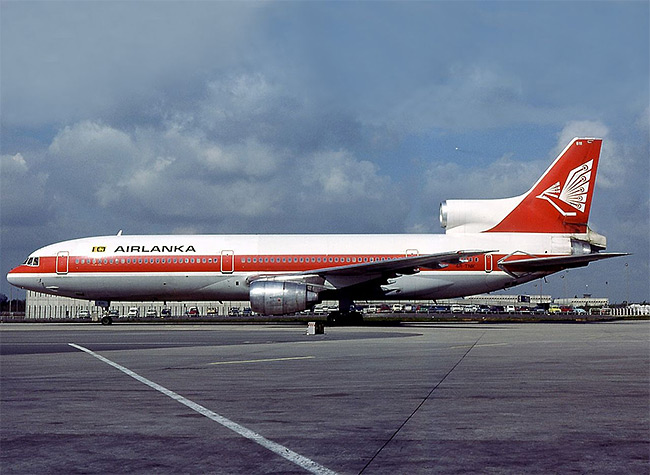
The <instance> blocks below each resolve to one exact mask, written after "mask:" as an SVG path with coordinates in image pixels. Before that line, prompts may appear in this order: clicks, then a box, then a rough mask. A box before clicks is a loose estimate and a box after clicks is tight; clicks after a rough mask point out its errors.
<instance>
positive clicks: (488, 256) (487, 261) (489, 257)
mask: <svg viewBox="0 0 650 475" xmlns="http://www.w3.org/2000/svg"><path fill="white" fill-rule="evenodd" d="M492 265H493V264H492V254H486V255H485V272H487V273H488V274H489V273H490V272H492Z"/></svg>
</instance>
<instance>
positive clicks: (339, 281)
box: [248, 250, 494, 289]
mask: <svg viewBox="0 0 650 475" xmlns="http://www.w3.org/2000/svg"><path fill="white" fill-rule="evenodd" d="M489 252H494V251H484V250H469V251H450V252H442V253H439V254H425V255H420V256H407V257H399V258H396V259H387V260H378V261H374V262H364V263H360V264H350V265H345V266H337V267H323V268H320V269H314V270H309V271H305V272H296V273H287V274H273V275H257V276H254V277H251V278H249V279H248V280H249V282H252V281H255V280H259V279H267V280H282V281H294V282H304V283H311V284H319V283H322V285H324V286H325V287H327V288H330V289H342V288H345V287H350V286H353V285H359V284H365V283H368V282H371V281H377V280H381V281H385V280H387V279H391V278H395V277H399V276H400V275H409V274H416V273H418V272H419V271H420V268H422V267H424V268H427V269H442V268H444V267H446V266H447V265H449V264H456V263H458V262H460V261H461V259H465V258H468V257H471V256H475V255H478V254H486V253H489Z"/></svg>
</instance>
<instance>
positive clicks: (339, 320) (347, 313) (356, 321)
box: [327, 299, 363, 326]
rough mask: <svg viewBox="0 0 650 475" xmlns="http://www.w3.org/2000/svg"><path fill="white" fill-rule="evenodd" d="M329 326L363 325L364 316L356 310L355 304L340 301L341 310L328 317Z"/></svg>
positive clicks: (350, 301) (347, 300)
mask: <svg viewBox="0 0 650 475" xmlns="http://www.w3.org/2000/svg"><path fill="white" fill-rule="evenodd" d="M327 324H328V325H329V326H335V325H362V324H363V315H362V314H361V312H357V311H356V310H355V309H354V302H353V301H352V300H350V299H340V300H339V310H338V311H335V312H330V313H329V314H328V315H327Z"/></svg>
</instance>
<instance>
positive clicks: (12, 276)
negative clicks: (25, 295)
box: [7, 267, 29, 289]
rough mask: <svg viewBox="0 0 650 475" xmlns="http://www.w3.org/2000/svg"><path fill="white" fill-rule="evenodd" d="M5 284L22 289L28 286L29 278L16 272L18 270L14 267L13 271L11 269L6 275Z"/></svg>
mask: <svg viewBox="0 0 650 475" xmlns="http://www.w3.org/2000/svg"><path fill="white" fill-rule="evenodd" d="M7 282H9V283H10V284H11V285H14V286H16V287H20V288H21V289H24V288H26V287H27V285H28V282H29V276H27V275H25V274H23V273H22V272H18V268H17V267H16V268H15V269H11V270H10V271H9V273H8V274H7Z"/></svg>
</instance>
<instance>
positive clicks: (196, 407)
mask: <svg viewBox="0 0 650 475" xmlns="http://www.w3.org/2000/svg"><path fill="white" fill-rule="evenodd" d="M68 345H70V346H71V347H73V348H76V349H78V350H80V351H83V352H85V353H88V354H89V355H91V356H94V357H95V358H97V359H98V360H100V361H103V362H104V363H106V364H108V365H110V366H112V367H113V368H116V369H119V370H120V371H122V372H123V373H124V374H127V375H129V376H131V377H132V378H133V379H135V380H137V381H140V382H141V383H143V384H145V385H147V386H149V387H150V388H152V389H155V390H156V391H158V392H161V393H163V394H164V395H165V396H168V397H170V398H172V399H174V400H175V401H178V402H180V403H181V404H183V405H185V406H187V407H189V408H190V409H192V410H193V411H196V412H198V413H199V414H201V415H203V416H205V417H207V418H208V419H212V420H213V421H215V422H217V423H218V424H221V425H222V426H224V427H226V428H227V429H230V430H231V431H233V432H235V433H237V434H239V435H241V436H242V437H245V438H247V439H249V440H252V441H253V442H256V443H257V444H259V445H261V446H262V447H264V448H265V449H268V450H270V451H271V452H273V453H275V454H277V455H279V456H280V457H283V458H285V459H287V460H288V461H290V462H292V463H294V464H296V465H298V466H299V467H301V468H304V469H305V470H307V471H308V472H311V473H316V474H328V475H329V474H336V472H334V471H332V470H330V469H329V468H327V467H323V466H322V465H320V464H318V463H316V462H314V461H313V460H311V459H308V458H307V457H304V456H302V455H300V454H298V453H296V452H294V451H293V450H289V449H288V448H286V447H285V446H283V445H280V444H278V443H277V442H273V441H272V440H269V439H267V438H265V437H263V436H261V435H260V434H258V433H256V432H253V431H252V430H250V429H247V428H246V427H244V426H242V425H240V424H237V423H236V422H233V421H231V420H230V419H227V418H225V417H223V416H221V415H219V414H217V413H216V412H213V411H211V410H210V409H207V408H205V407H203V406H201V405H200V404H197V403H195V402H193V401H190V400H189V399H187V398H185V397H183V396H181V395H180V394H177V393H175V392H174V391H171V390H169V389H167V388H165V387H163V386H161V385H160V384H157V383H154V382H153V381H151V380H149V379H147V378H145V377H144V376H140V375H139V374H138V373H135V372H133V371H131V370H130V369H129V368H126V367H125V366H122V365H120V364H117V363H115V362H113V361H111V360H109V359H108V358H105V357H103V356H102V355H100V354H98V353H95V352H94V351H92V350H89V349H88V348H84V347H83V346H79V345H76V344H74V343H68Z"/></svg>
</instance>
